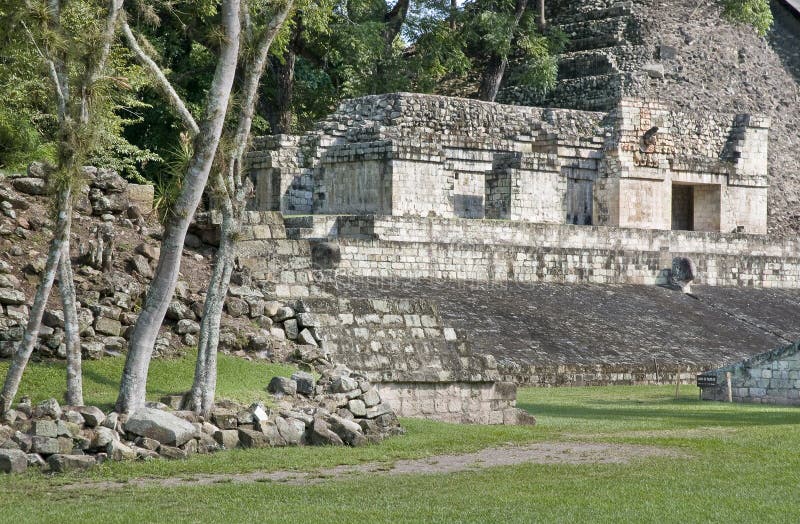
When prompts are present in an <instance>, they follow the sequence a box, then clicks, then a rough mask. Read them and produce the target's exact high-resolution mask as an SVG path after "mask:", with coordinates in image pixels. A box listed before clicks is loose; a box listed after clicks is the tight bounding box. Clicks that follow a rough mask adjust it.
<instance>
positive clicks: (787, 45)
mask: <svg viewBox="0 0 800 524" xmlns="http://www.w3.org/2000/svg"><path fill="white" fill-rule="evenodd" d="M794 3H795V5H797V6H798V9H800V0H794ZM770 7H771V8H772V17H773V19H774V23H773V26H772V30H771V31H770V34H769V36H768V40H769V44H770V46H771V47H772V49H773V50H774V51H775V53H777V55H778V56H779V57H780V58H781V61H782V62H783V65H784V66H785V67H786V69H787V70H788V71H789V73H791V75H792V76H793V77H794V79H795V80H796V81H797V82H800V12H798V11H794V12H793V11H792V9H791V7H789V3H788V2H787V1H785V0H772V1H771V2H770Z"/></svg>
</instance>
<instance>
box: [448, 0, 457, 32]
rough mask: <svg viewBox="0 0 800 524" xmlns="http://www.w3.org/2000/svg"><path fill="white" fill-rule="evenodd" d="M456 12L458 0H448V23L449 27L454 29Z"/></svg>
mask: <svg viewBox="0 0 800 524" xmlns="http://www.w3.org/2000/svg"><path fill="white" fill-rule="evenodd" d="M457 14H458V0H450V17H449V24H450V29H451V30H453V31H455V29H456V15H457Z"/></svg>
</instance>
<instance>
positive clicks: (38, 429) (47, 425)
mask: <svg viewBox="0 0 800 524" xmlns="http://www.w3.org/2000/svg"><path fill="white" fill-rule="evenodd" d="M31 434H32V435H35V436H38V437H52V438H56V437H57V436H58V424H56V422H55V421H54V420H34V421H33V423H32V424H31Z"/></svg>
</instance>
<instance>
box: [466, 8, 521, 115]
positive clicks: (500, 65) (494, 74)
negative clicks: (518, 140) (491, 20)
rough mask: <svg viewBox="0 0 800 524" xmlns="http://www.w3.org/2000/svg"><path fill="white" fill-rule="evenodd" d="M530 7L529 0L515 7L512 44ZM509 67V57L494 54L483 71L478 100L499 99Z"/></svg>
mask: <svg viewBox="0 0 800 524" xmlns="http://www.w3.org/2000/svg"><path fill="white" fill-rule="evenodd" d="M527 7H528V0H517V1H516V3H515V5H514V23H513V24H512V25H511V32H510V35H509V38H511V40H512V42H513V39H514V37H515V34H516V32H517V29H518V28H519V22H520V20H522V15H524V14H525V9H527ZM507 67H508V57H507V56H500V55H498V54H497V53H493V54H492V55H491V56H490V57H489V61H488V62H487V63H486V69H484V71H483V79H481V87H480V90H479V91H478V98H480V99H481V100H486V101H487V102H494V99H495V98H497V93H498V91H500V85H501V84H502V83H503V76H505V74H506V68H507Z"/></svg>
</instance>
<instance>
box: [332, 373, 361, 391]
mask: <svg viewBox="0 0 800 524" xmlns="http://www.w3.org/2000/svg"><path fill="white" fill-rule="evenodd" d="M356 389H359V388H358V382H357V381H356V379H354V378H350V377H338V378H336V379H335V380H334V381H333V382H332V383H331V391H333V392H334V393H348V392H350V391H353V390H356Z"/></svg>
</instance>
